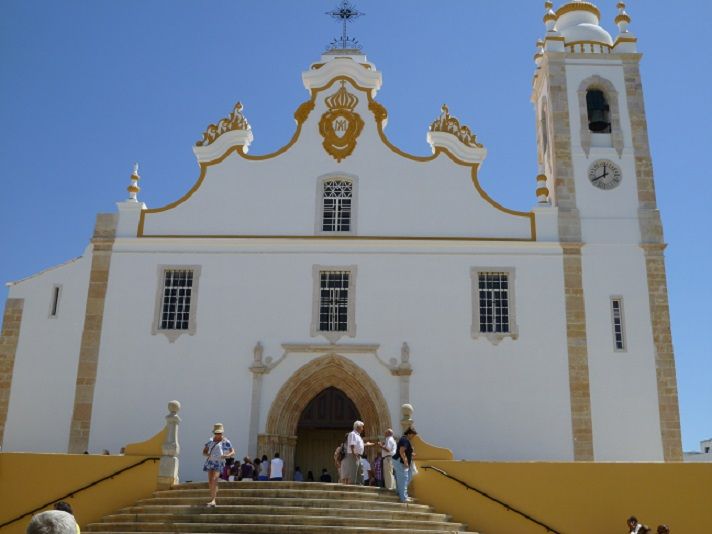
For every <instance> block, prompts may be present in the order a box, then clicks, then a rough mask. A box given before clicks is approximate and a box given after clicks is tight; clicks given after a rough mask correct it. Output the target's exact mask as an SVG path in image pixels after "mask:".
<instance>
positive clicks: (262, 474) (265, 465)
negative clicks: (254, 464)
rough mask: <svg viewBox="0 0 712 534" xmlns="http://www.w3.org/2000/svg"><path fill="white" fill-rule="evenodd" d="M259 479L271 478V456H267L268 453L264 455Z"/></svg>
mask: <svg viewBox="0 0 712 534" xmlns="http://www.w3.org/2000/svg"><path fill="white" fill-rule="evenodd" d="M257 480H269V458H267V455H266V454H263V455H262V460H261V461H260V470H259V473H258V476H257Z"/></svg>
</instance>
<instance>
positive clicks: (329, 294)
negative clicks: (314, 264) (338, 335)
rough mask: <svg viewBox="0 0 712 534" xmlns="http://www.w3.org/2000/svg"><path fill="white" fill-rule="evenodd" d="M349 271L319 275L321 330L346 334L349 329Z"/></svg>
mask: <svg viewBox="0 0 712 534" xmlns="http://www.w3.org/2000/svg"><path fill="white" fill-rule="evenodd" d="M350 277H351V273H350V272H349V271H321V272H320V273H319V330H320V331H321V332H346V331H347V330H348V327H349V282H350Z"/></svg>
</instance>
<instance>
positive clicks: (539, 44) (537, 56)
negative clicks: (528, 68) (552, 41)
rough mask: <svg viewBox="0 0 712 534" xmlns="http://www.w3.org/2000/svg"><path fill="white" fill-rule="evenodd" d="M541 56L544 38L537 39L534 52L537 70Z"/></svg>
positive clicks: (542, 54)
mask: <svg viewBox="0 0 712 534" xmlns="http://www.w3.org/2000/svg"><path fill="white" fill-rule="evenodd" d="M543 58H544V40H543V39H537V41H536V53H535V54H534V63H535V64H536V68H537V70H538V69H540V68H541V60H542V59H543Z"/></svg>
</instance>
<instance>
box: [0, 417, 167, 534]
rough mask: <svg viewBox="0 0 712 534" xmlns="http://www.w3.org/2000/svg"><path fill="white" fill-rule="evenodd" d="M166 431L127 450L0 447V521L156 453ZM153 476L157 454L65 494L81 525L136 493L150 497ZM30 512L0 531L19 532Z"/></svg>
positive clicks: (122, 504)
mask: <svg viewBox="0 0 712 534" xmlns="http://www.w3.org/2000/svg"><path fill="white" fill-rule="evenodd" d="M165 432H166V430H165V429H164V430H162V431H160V432H159V433H158V434H156V435H155V436H153V437H152V438H150V439H148V440H146V441H144V442H141V443H133V444H130V445H127V446H126V455H125V456H104V455H93V454H34V453H22V452H5V453H0V524H3V523H5V522H6V521H9V520H10V519H13V518H15V517H16V516H18V515H20V514H23V513H25V512H29V511H30V510H33V509H35V508H37V507H38V506H41V505H43V504H45V503H54V502H56V501H58V500H60V499H61V498H62V497H63V496H64V495H66V494H67V493H69V492H71V491H74V490H77V489H79V488H81V487H83V486H86V485H87V484H90V483H91V482H94V481H96V480H100V479H102V478H104V477H105V476H107V475H111V474H112V473H115V472H117V471H120V470H121V469H123V468H125V467H128V466H131V465H134V464H137V463H139V462H140V461H142V460H144V459H146V458H151V457H156V458H157V457H159V456H160V455H161V443H162V442H163V439H164V437H165ZM157 481H158V460H148V461H146V462H145V463H143V464H142V465H140V466H138V467H134V468H132V469H129V470H127V471H124V472H123V473H121V474H120V475H117V476H115V477H114V478H111V479H108V480H105V481H103V482H101V483H99V484H98V485H96V486H93V487H91V488H89V489H86V490H84V491H81V492H78V493H77V494H76V495H75V496H74V497H69V498H64V499H63V500H65V501H67V502H68V503H69V504H71V505H72V508H73V509H74V513H75V517H76V519H77V522H78V523H79V526H80V527H84V526H85V525H87V524H89V523H92V522H95V521H98V520H99V519H101V517H103V516H104V515H106V514H109V513H111V512H113V511H115V510H118V509H119V508H123V507H125V506H129V505H131V504H133V503H134V502H135V501H137V500H138V499H144V498H146V497H150V496H151V494H152V493H153V492H154V491H155V490H156V484H157ZM51 508H52V507H51V506H49V507H48V508H47V509H51ZM30 517H31V516H29V515H28V516H27V517H24V518H22V519H21V520H19V521H16V522H15V523H12V524H11V525H8V526H6V527H3V528H1V529H0V532H1V533H2V534H22V533H23V532H25V528H26V527H27V524H28V523H29V521H30Z"/></svg>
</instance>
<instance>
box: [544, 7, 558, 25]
mask: <svg viewBox="0 0 712 534" xmlns="http://www.w3.org/2000/svg"><path fill="white" fill-rule="evenodd" d="M544 25H545V26H546V31H547V32H550V31H553V30H554V26H556V13H554V2H544Z"/></svg>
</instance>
